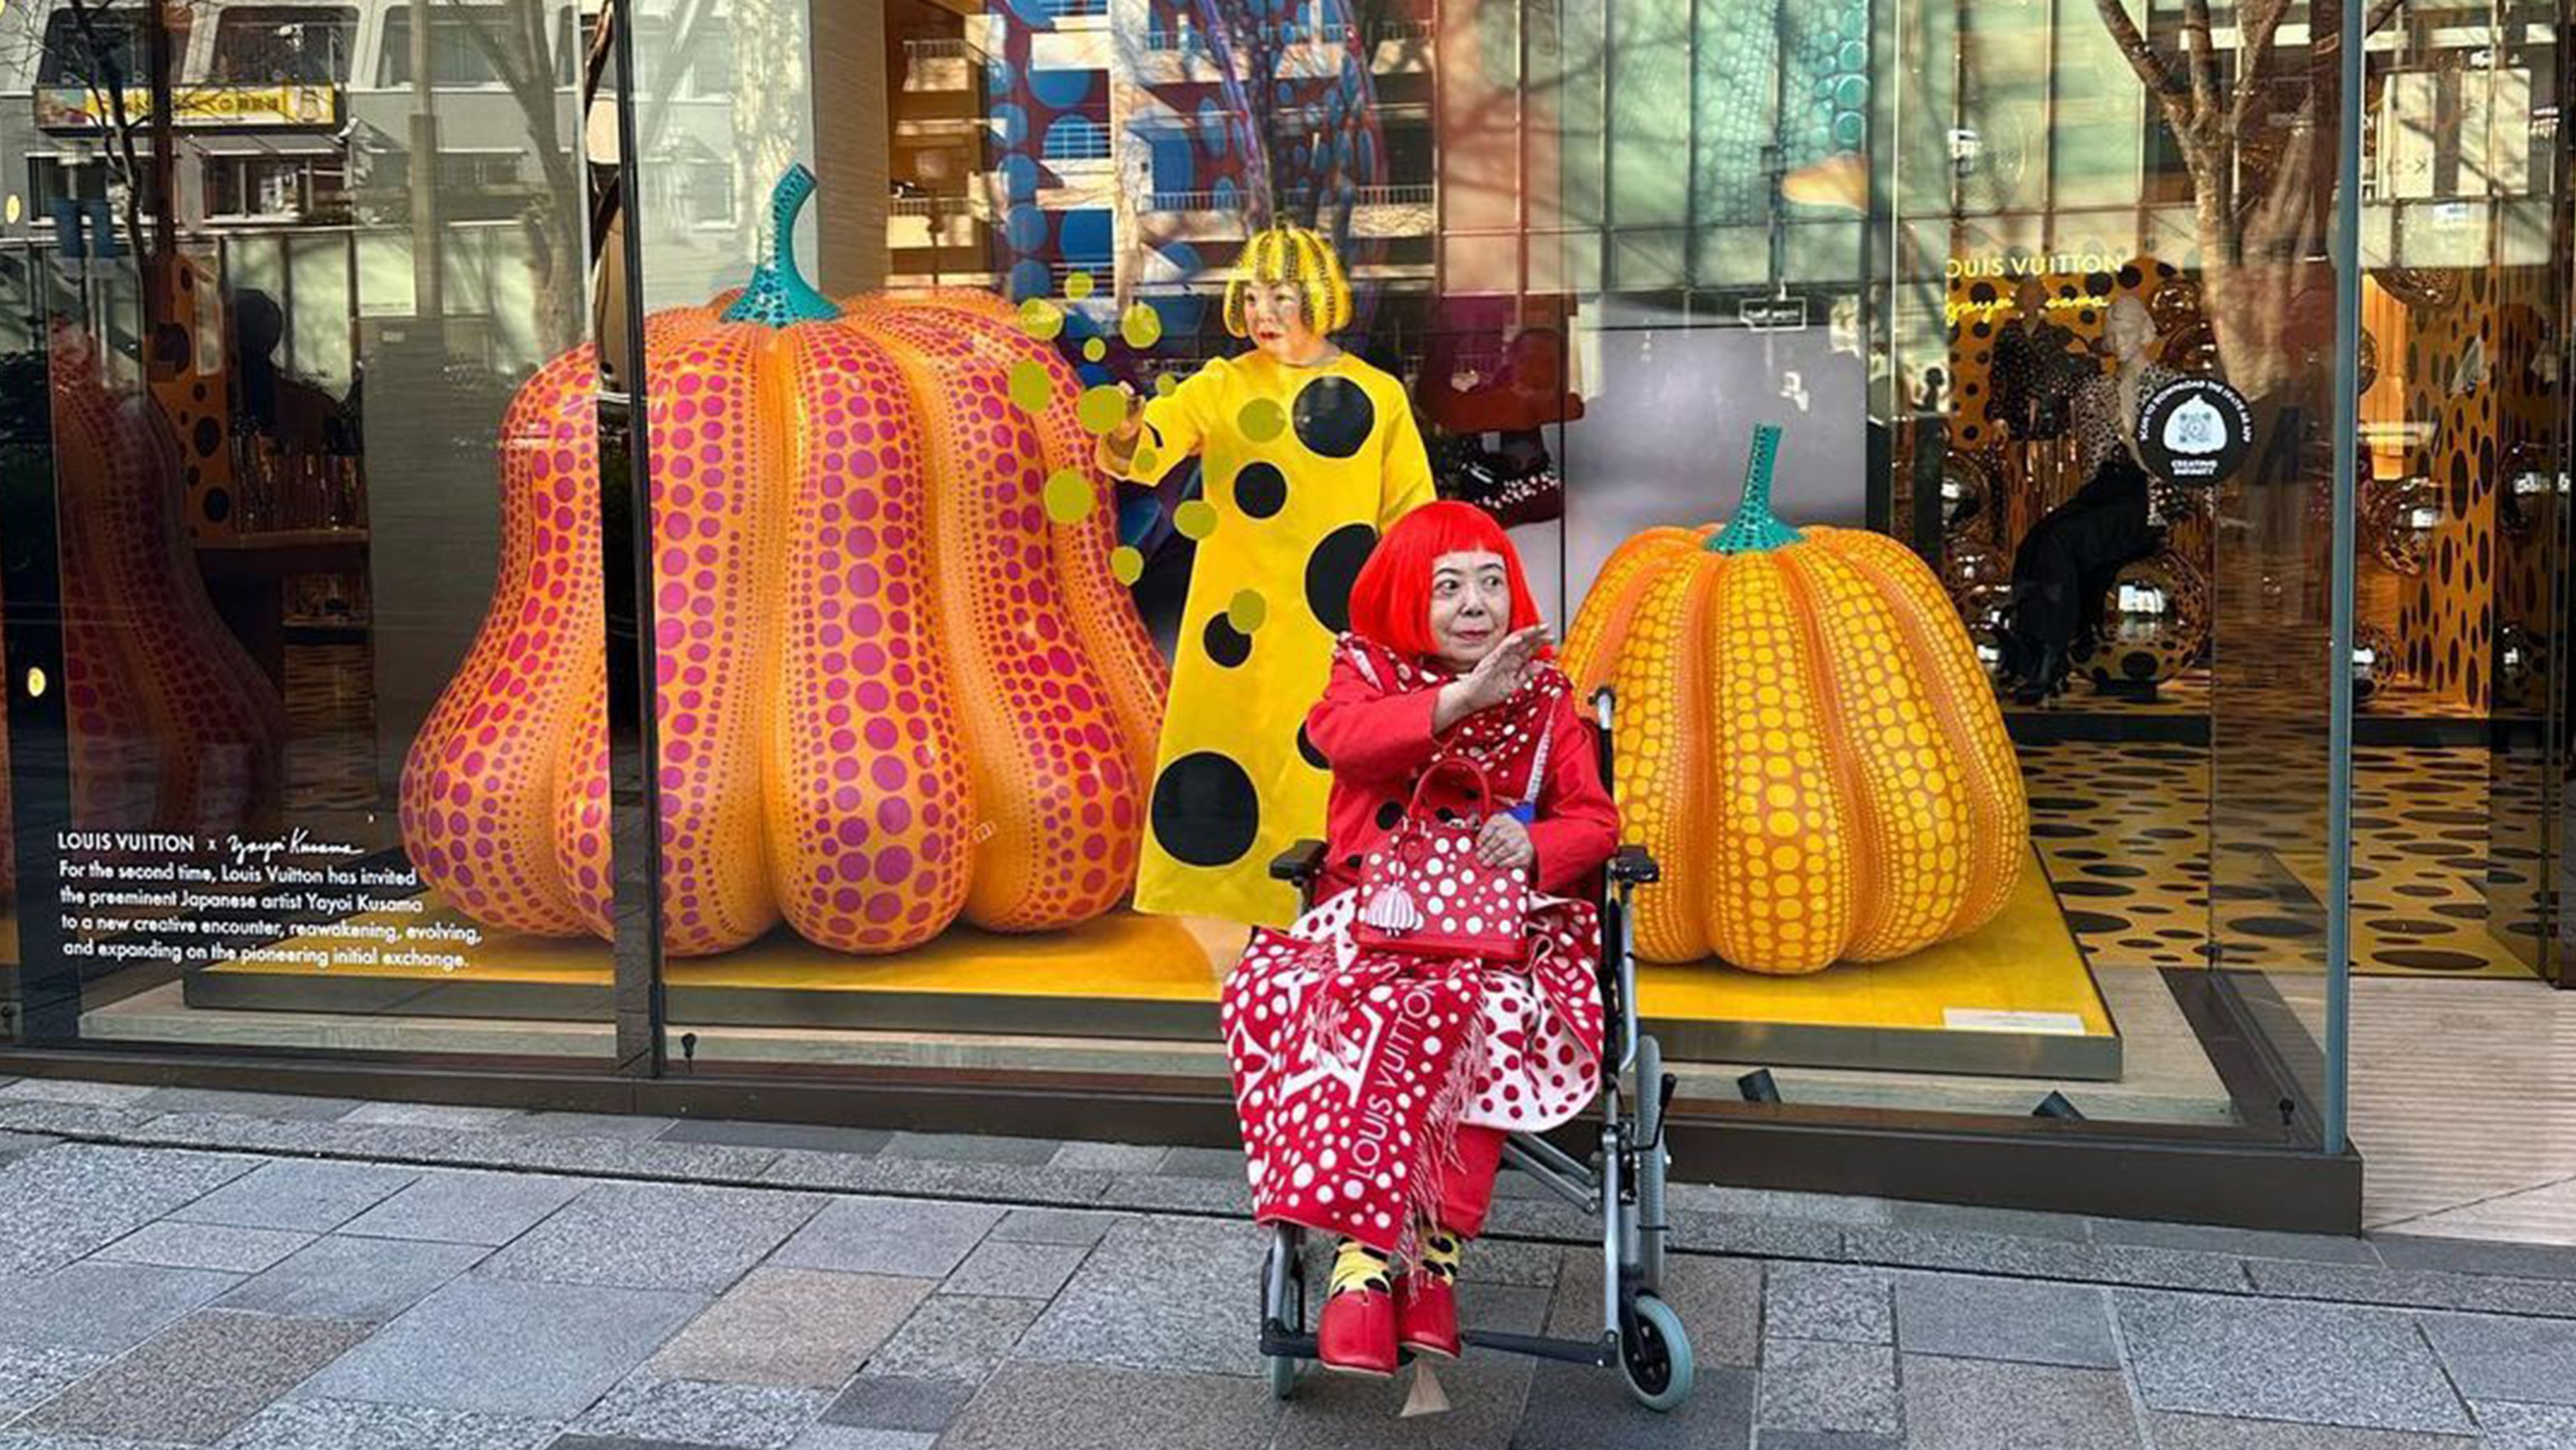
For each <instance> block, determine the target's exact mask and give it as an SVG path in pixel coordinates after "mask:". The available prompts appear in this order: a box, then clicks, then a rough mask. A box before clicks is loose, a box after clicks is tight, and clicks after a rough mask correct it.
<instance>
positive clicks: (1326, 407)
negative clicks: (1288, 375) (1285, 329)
mask: <svg viewBox="0 0 2576 1450" xmlns="http://www.w3.org/2000/svg"><path fill="white" fill-rule="evenodd" d="M1288 421H1289V426H1291V427H1293V428H1295V429H1296V430H1297V441H1298V442H1300V443H1303V444H1305V445H1306V448H1307V451H1308V452H1311V453H1315V454H1318V455H1320V456H1322V457H1325V458H1349V457H1351V456H1352V455H1354V454H1356V453H1358V452H1359V451H1360V445H1362V444H1364V443H1366V442H1368V437H1369V430H1370V429H1372V428H1374V427H1376V426H1377V405H1375V404H1373V403H1371V402H1370V401H1369V397H1368V394H1367V393H1366V392H1365V391H1363V390H1362V389H1361V387H1360V385H1359V384H1357V383H1355V382H1352V381H1351V380H1350V379H1348V378H1339V377H1321V378H1317V379H1315V380H1314V381H1313V382H1311V383H1308V384H1307V385H1306V386H1304V387H1302V388H1300V389H1298V390H1297V400H1296V402H1295V403H1294V404H1293V405H1291V406H1290V408H1289V410H1288Z"/></svg>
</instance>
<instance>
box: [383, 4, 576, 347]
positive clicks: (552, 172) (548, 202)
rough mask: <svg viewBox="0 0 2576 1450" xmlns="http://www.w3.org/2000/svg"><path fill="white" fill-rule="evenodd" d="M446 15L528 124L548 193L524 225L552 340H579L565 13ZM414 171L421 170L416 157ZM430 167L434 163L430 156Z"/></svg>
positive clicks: (499, 9)
mask: <svg viewBox="0 0 2576 1450" xmlns="http://www.w3.org/2000/svg"><path fill="white" fill-rule="evenodd" d="M439 6H440V16H441V18H444V19H452V20H453V21H454V22H455V23H456V24H457V26H458V28H459V29H460V30H461V31H462V32H463V33H464V35H465V37H466V41H467V43H468V44H470V45H472V46H473V47H474V50H475V53H476V54H478V55H480V56H481V57H482V58H483V63H484V64H485V65H486V66H489V67H490V68H491V71H492V74H493V75H494V77H495V78H497V79H498V80H499V81H500V82H501V84H502V86H503V88H504V89H506V90H508V91H509V93H510V97H511V99H512V100H514V101H516V102H517V103H518V106H519V111H520V113H521V115H522V116H523V117H524V118H525V119H526V121H527V126H528V148H529V150H530V151H531V152H533V153H534V154H535V157H536V162H537V170H538V172H539V174H540V175H541V176H542V177H543V178H544V182H543V188H542V191H541V193H540V195H538V196H537V197H536V198H534V199H533V200H532V201H531V202H530V204H529V206H528V208H527V209H526V210H525V211H523V212H522V213H520V217H519V222H520V226H521V228H522V229H523V230H524V231H525V233H526V235H527V238H528V244H529V247H530V249H531V251H532V252H533V254H534V257H535V261H536V273H537V282H538V288H539V296H540V300H541V305H542V306H543V308H544V309H545V316H546V328H547V330H546V336H547V337H548V338H549V339H550V340H552V341H557V342H560V341H564V340H567V339H571V338H575V337H578V336H580V335H581V301H582V276H581V257H582V244H581V231H580V225H579V220H580V209H579V202H578V200H577V198H579V197H580V196H581V194H582V188H581V179H580V177H579V176H577V175H576V174H575V173H574V170H573V154H572V149H571V147H570V146H569V145H567V144H566V142H565V140H564V137H563V133H562V129H561V125H560V122H559V120H558V113H559V111H560V109H561V106H562V104H563V93H562V91H561V89H560V88H559V87H558V86H557V85H556V83H555V65H554V59H553V45H552V39H553V37H552V33H551V32H552V31H553V29H554V23H555V17H556V16H557V15H558V14H561V13H563V7H562V6H561V5H560V4H559V3H549V0H501V3H500V4H497V5H496V4H492V3H489V0H439ZM413 164H414V165H418V164H420V162H419V158H414V160H413ZM430 164H432V165H435V164H436V158H431V163H430Z"/></svg>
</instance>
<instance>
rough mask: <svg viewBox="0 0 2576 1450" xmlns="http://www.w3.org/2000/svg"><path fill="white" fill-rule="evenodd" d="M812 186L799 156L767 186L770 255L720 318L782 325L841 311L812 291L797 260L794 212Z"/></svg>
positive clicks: (823, 318) (816, 319) (828, 316)
mask: <svg viewBox="0 0 2576 1450" xmlns="http://www.w3.org/2000/svg"><path fill="white" fill-rule="evenodd" d="M814 187H815V181H814V173H813V172H812V171H810V170H808V169H807V168H806V166H805V163H804V162H802V161H799V162H797V163H796V164H795V165H793V166H790V167H788V168H787V170H786V172H785V173H784V174H783V175H781V176H780V177H779V178H778V184H777V185H776V186H773V187H771V188H770V189H769V255H768V256H767V258H766V259H765V260H763V261H762V262H761V264H760V265H759V266H758V267H756V268H754V269H753V270H752V274H751V280H750V281H749V282H747V283H745V284H743V289H742V295H741V296H740V297H737V298H735V299H734V303H733V305H732V306H731V307H728V308H726V309H725V310H724V320H725V321H727V322H757V323H761V324H763V325H765V326H769V327H786V326H789V325H791V324H794V323H798V322H821V321H827V320H829V319H831V318H835V317H838V316H840V315H841V309H840V306H839V304H837V303H835V302H833V301H832V299H831V298H829V297H826V296H824V295H823V294H822V293H820V292H817V291H815V290H814V286H813V284H812V283H810V282H808V281H806V280H805V273H804V272H803V270H802V269H800V268H799V267H798V266H797V265H796V216H797V213H799V212H801V211H803V210H804V209H805V203H806V202H807V201H809V200H812V199H813V196H814Z"/></svg>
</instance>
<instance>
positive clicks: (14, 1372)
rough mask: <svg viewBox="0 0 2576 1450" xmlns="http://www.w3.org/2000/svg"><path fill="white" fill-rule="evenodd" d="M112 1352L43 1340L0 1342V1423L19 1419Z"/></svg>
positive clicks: (107, 1358) (95, 1366)
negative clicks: (24, 1342)
mask: <svg viewBox="0 0 2576 1450" xmlns="http://www.w3.org/2000/svg"><path fill="white" fill-rule="evenodd" d="M110 1358H111V1356H109V1355H106V1354H102V1353H98V1352H95V1351H91V1350H86V1349H61V1348H56V1347H54V1346H50V1345H41V1344H0V1424H6V1423H7V1422H9V1421H11V1420H14V1419H16V1418H17V1417H18V1416H19V1415H20V1414H22V1413H24V1412H25V1411H28V1410H32V1409H34V1408H35V1407H36V1406H38V1405H41V1404H43V1403H44V1402H45V1401H47V1400H50V1399H52V1398H53V1397H54V1396H55V1395H58V1394H60V1393H62V1391H63V1390H64V1389H65V1388H66V1387H67V1386H69V1385H70V1384H71V1383H72V1382H73V1381H75V1380H77V1379H79V1378H80V1377H81V1376H83V1375H85V1374H88V1373H89V1372H90V1371H92V1370H94V1369H97V1368H98V1367H99V1366H100V1365H103V1364H105V1363H107V1362H108V1360H109V1359H110Z"/></svg>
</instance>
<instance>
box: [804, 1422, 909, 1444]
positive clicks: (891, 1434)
mask: <svg viewBox="0 0 2576 1450" xmlns="http://www.w3.org/2000/svg"><path fill="white" fill-rule="evenodd" d="M938 1439H939V1437H938V1436H936V1435H930V1434H924V1433H921V1432H919V1431H914V1430H862V1429H859V1428H857V1427H856V1426H852V1425H828V1424H826V1425H815V1426H813V1427H811V1428H809V1429H807V1430H806V1432H805V1433H804V1434H802V1435H799V1436H797V1437H796V1443H795V1444H793V1445H790V1446H788V1447H787V1450H930V1447H931V1446H932V1445H934V1444H936V1443H937V1442H938Z"/></svg>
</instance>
